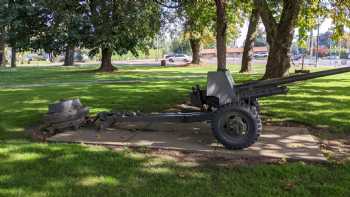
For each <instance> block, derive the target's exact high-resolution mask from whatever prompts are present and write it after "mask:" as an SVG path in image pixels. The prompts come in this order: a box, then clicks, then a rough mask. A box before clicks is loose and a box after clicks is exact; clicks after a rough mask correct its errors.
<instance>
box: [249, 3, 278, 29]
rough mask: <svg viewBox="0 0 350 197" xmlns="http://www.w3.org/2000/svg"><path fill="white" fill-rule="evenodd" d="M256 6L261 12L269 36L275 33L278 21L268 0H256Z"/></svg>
mask: <svg viewBox="0 0 350 197" xmlns="http://www.w3.org/2000/svg"><path fill="white" fill-rule="evenodd" d="M254 6H255V8H256V9H258V12H259V13H260V17H261V20H262V22H263V23H264V26H265V29H266V33H267V34H268V36H273V35H275V33H276V30H277V22H276V20H275V18H274V17H273V15H272V12H271V10H270V8H269V5H268V4H267V2H266V0H254Z"/></svg>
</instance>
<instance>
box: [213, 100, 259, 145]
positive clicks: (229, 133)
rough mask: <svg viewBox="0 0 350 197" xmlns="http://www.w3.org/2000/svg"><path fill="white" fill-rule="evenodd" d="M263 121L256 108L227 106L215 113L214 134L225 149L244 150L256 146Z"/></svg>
mask: <svg viewBox="0 0 350 197" xmlns="http://www.w3.org/2000/svg"><path fill="white" fill-rule="evenodd" d="M261 128H262V126H261V120H260V117H259V114H258V112H257V109H256V107H255V106H249V105H234V104H230V105H225V106H222V107H221V108H220V109H219V110H217V111H216V112H215V115H214V119H213V122H212V129H213V134H214V136H215V137H216V139H217V140H218V141H219V142H220V143H222V144H223V145H224V146H225V148H227V149H231V150H239V149H244V148H247V147H249V146H251V145H252V144H254V143H255V142H256V141H257V139H258V137H259V136H260V133H261V130H262V129H261Z"/></svg>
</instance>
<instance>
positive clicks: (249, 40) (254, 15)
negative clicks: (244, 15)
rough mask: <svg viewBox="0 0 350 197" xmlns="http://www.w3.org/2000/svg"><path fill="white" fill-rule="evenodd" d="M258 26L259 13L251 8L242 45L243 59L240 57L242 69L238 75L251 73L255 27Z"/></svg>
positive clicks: (255, 34)
mask: <svg viewBox="0 0 350 197" xmlns="http://www.w3.org/2000/svg"><path fill="white" fill-rule="evenodd" d="M258 24H259V12H258V10H257V9H255V8H253V9H252V12H251V14H250V19H249V26H248V32H247V36H246V39H245V43H244V50H243V57H242V67H241V70H240V71H239V72H240V73H245V72H251V71H252V65H251V64H252V63H251V61H252V59H253V56H254V51H253V49H254V41H255V39H256V36H257V27H258Z"/></svg>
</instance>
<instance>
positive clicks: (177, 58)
mask: <svg viewBox="0 0 350 197" xmlns="http://www.w3.org/2000/svg"><path fill="white" fill-rule="evenodd" d="M167 60H168V61H169V62H178V61H182V62H190V57H189V56H187V55H185V54H175V55H173V56H170V57H169V58H168V59H167Z"/></svg>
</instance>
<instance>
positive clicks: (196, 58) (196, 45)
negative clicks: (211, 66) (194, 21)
mask: <svg viewBox="0 0 350 197" xmlns="http://www.w3.org/2000/svg"><path fill="white" fill-rule="evenodd" d="M190 43H191V49H192V64H200V61H201V59H200V55H199V53H200V48H201V42H200V39H190Z"/></svg>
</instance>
